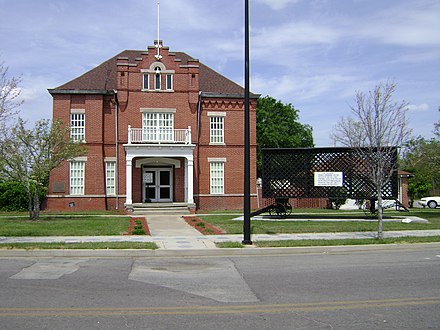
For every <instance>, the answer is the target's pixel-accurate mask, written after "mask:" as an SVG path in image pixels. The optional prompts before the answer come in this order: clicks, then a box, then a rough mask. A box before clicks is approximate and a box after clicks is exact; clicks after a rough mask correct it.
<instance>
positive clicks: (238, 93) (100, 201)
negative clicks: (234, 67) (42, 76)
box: [47, 42, 258, 210]
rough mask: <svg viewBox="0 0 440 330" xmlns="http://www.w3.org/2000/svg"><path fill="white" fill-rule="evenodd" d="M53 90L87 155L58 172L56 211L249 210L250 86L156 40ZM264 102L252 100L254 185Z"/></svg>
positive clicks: (53, 183) (53, 191) (56, 110)
mask: <svg viewBox="0 0 440 330" xmlns="http://www.w3.org/2000/svg"><path fill="white" fill-rule="evenodd" d="M49 92H50V94H51V95H52V97H53V119H54V120H61V121H63V122H64V123H66V124H68V125H70V128H71V138H72V139H73V140H75V141H81V142H84V143H85V144H86V146H87V148H88V154H87V155H86V156H84V157H78V158H76V159H74V160H72V161H69V162H65V163H64V164H63V165H62V166H61V167H59V168H57V169H55V170H53V171H52V172H51V175H50V183H49V193H48V197H47V208H48V209H51V210H68V209H72V210H103V209H115V208H119V209H123V208H124V207H125V208H127V209H133V208H134V207H139V206H146V205H149V206H153V205H155V206H158V205H161V204H170V203H171V204H172V205H180V206H184V207H188V208H190V209H196V208H197V209H202V210H209V209H240V208H242V204H243V149H244V137H243V126H244V123H243V122H244V89H243V88H242V87H241V86H239V85H237V84H236V83H234V82H233V81H231V80H229V79H227V78H225V77H224V76H222V75H220V74H219V73H217V72H215V71H214V70H212V69H211V68H209V67H207V66H206V65H204V64H202V63H200V62H199V61H198V60H197V59H194V58H192V57H191V56H189V55H187V54H185V53H182V52H171V51H170V50H169V48H168V47H164V46H162V43H161V42H159V43H158V42H155V45H154V46H150V47H148V49H147V50H143V51H142V50H126V51H123V52H121V53H120V54H118V55H116V56H114V57H112V58H110V59H109V60H107V61H106V62H104V63H102V64H100V65H99V66H97V67H95V68H93V69H92V70H90V71H88V72H87V73H85V74H83V75H82V76H80V77H77V78H75V79H73V80H72V81H70V82H68V83H66V84H64V85H61V86H59V87H57V88H54V89H50V90H49ZM257 98H258V96H257V95H254V94H251V105H250V109H251V111H250V120H251V183H254V182H256V177H255V173H256V171H255V164H256V131H255V120H256V118H255V116H256V101H257ZM255 189H256V188H255V184H251V194H252V198H251V200H252V207H256V191H255ZM159 203H161V204H159Z"/></svg>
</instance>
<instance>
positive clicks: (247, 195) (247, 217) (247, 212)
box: [242, 0, 252, 245]
mask: <svg viewBox="0 0 440 330" xmlns="http://www.w3.org/2000/svg"><path fill="white" fill-rule="evenodd" d="M249 71H250V70H249V0H245V1H244V217H243V218H244V219H243V241H242V243H243V244H249V245H250V244H252V241H251V186H250V181H251V180H250V179H251V178H250V172H251V166H250V163H251V161H250V158H251V157H250V155H251V152H250V123H249V122H250V115H249V113H250V109H249Z"/></svg>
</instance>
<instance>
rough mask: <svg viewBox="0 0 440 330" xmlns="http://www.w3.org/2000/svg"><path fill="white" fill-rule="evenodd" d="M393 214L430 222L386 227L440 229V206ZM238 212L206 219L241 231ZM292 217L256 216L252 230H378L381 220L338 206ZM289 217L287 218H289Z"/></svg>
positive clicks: (297, 212)
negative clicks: (356, 219) (334, 208)
mask: <svg viewBox="0 0 440 330" xmlns="http://www.w3.org/2000/svg"><path fill="white" fill-rule="evenodd" d="M391 216H417V217H420V218H423V219H426V220H428V221H429V223H415V222H414V223H409V224H407V223H401V222H384V230H385V231H386V230H429V229H440V209H436V210H432V209H412V210H411V211H410V212H409V213H406V212H398V211H390V210H387V211H386V212H385V217H386V218H390V217H391ZM236 217H237V216H236V215H215V214H212V215H203V216H200V218H202V219H203V220H205V221H207V222H209V223H210V224H212V225H214V226H216V227H217V228H219V229H222V230H224V231H225V232H226V233H228V234H241V233H242V232H243V222H242V221H237V220H233V219H234V218H236ZM320 218H325V219H353V218H359V219H370V221H369V222H360V221H308V220H306V219H320ZM288 219H291V220H292V221H258V220H252V222H251V231H252V234H284V233H326V232H329V233H332V232H355V231H376V230H377V220H376V219H371V218H368V217H366V216H365V215H364V213H363V212H362V211H359V212H357V211H337V210H308V209H296V210H294V211H293V213H292V215H291V216H290V217H289V218H288ZM288 219H287V220H288Z"/></svg>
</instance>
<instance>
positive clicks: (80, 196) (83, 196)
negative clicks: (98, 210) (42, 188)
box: [46, 195, 126, 198]
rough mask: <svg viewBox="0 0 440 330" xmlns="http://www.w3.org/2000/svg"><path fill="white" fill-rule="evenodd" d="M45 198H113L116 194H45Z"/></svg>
mask: <svg viewBox="0 0 440 330" xmlns="http://www.w3.org/2000/svg"><path fill="white" fill-rule="evenodd" d="M46 197H47V198H115V197H116V195H111V196H107V195H47V196H46ZM118 197H126V195H118Z"/></svg>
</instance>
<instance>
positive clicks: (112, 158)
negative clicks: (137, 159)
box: [104, 157, 116, 162]
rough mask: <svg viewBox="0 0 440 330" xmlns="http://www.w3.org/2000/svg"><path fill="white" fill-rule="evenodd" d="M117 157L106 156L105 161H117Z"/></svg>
mask: <svg viewBox="0 0 440 330" xmlns="http://www.w3.org/2000/svg"><path fill="white" fill-rule="evenodd" d="M115 161H116V157H104V162H115Z"/></svg>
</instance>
